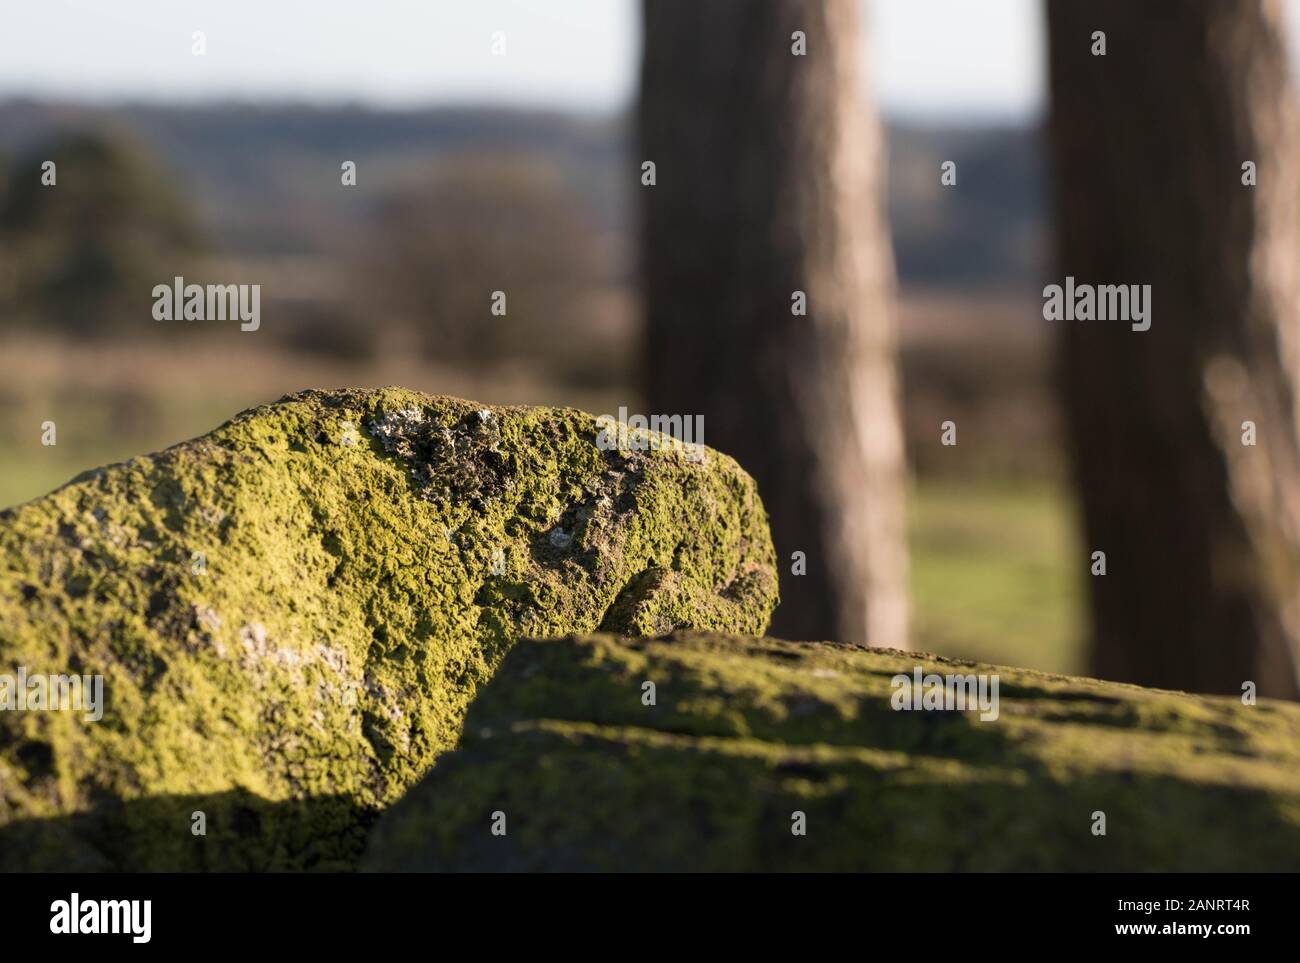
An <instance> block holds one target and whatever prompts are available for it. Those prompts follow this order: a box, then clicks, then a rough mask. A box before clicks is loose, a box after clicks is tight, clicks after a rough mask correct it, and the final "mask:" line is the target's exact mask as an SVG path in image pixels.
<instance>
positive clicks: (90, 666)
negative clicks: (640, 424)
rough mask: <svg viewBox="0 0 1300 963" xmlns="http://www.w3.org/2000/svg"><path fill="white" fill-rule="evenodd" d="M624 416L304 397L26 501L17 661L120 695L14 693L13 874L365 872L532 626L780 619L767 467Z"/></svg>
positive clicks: (1, 818) (655, 629) (2, 818)
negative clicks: (660, 445)
mask: <svg viewBox="0 0 1300 963" xmlns="http://www.w3.org/2000/svg"><path fill="white" fill-rule="evenodd" d="M597 433H598V428H597V425H596V421H595V419H594V418H592V417H591V416H590V415H586V414H583V413H581V412H579V411H575V410H572V409H544V408H498V407H483V406H480V405H476V404H472V403H470V402H466V401H460V400H456V399H451V398H435V397H429V396H425V395H420V394H415V393H412V392H407V391H402V390H397V389H384V390H356V391H338V392H304V393H301V394H297V395H292V396H289V397H287V398H285V399H283V400H281V401H280V402H277V403H276V404H273V405H268V406H264V407H261V408H257V409H254V410H252V411H248V412H245V413H244V414H242V415H239V416H238V417H236V418H235V419H233V420H232V421H230V422H228V423H227V424H225V425H223V426H222V427H220V428H218V429H217V430H215V431H214V432H212V433H211V434H209V435H206V436H204V437H202V438H198V439H195V440H193V441H190V442H186V443H184V444H181V445H177V446H175V447H173V448H170V449H168V450H166V451H164V452H161V453H159V454H156V455H150V456H146V457H141V458H135V459H132V460H131V461H128V462H126V463H123V464H119V465H113V466H111V467H108V468H103V469H100V470H97V471H94V472H89V473H87V474H85V475H82V476H80V477H79V478H77V479H74V480H73V481H72V482H71V483H70V484H68V485H67V486H65V487H63V488H61V489H59V490H57V491H55V492H53V493H51V494H49V495H47V496H45V497H43V498H39V499H36V500H35V501H32V502H29V503H27V504H25V505H22V506H19V507H17V508H15V509H11V510H8V511H5V512H0V676H2V675H5V674H8V675H11V676H12V675H13V674H14V673H15V672H16V671H17V669H18V668H19V667H24V668H25V669H26V671H27V672H28V673H45V674H60V673H80V674H87V675H93V674H101V675H102V676H103V677H104V689H105V709H104V715H103V719H102V720H101V721H99V722H86V721H84V719H83V718H82V716H81V714H80V713H75V712H49V711H0V868H6V869H14V868H62V869H76V868H83V869H96V868H99V869H164V868H194V869H198V868H224V869H294V868H304V867H320V868H340V867H346V866H349V865H353V864H354V862H355V860H356V858H357V856H358V855H359V853H360V851H361V849H362V847H363V846H364V837H365V832H366V829H367V824H368V822H369V821H372V818H373V815H374V814H375V813H376V812H378V810H379V809H380V808H382V807H383V806H385V805H386V804H388V803H390V802H392V801H393V800H395V799H397V798H398V797H399V796H401V795H402V793H403V792H404V791H405V790H406V789H407V788H408V787H409V786H411V785H412V784H413V783H414V782H415V781H416V780H417V779H418V778H419V777H420V775H422V774H423V773H424V771H425V770H426V769H427V768H428V766H429V765H430V763H431V762H432V761H433V759H434V758H435V757H436V756H437V755H438V754H439V753H441V752H443V751H444V750H446V749H448V748H450V747H451V746H452V745H453V744H454V743H455V741H456V739H457V737H458V735H459V733H460V728H461V723H462V720H463V716H464V711H465V707H466V706H467V704H468V703H469V701H470V699H471V698H472V697H473V695H474V693H475V691H476V689H478V688H479V687H480V686H481V685H482V684H483V683H484V682H485V681H486V680H487V679H488V678H489V677H490V676H491V675H492V672H493V670H494V669H495V667H496V666H497V664H498V663H499V661H500V660H501V658H502V657H503V656H504V655H505V652H506V650H507V649H508V648H509V645H510V644H511V643H512V642H513V641H514V640H515V639H516V638H518V637H520V636H523V635H534V636H546V635H556V634H563V633H568V632H592V631H596V630H598V629H605V630H610V631H617V632H624V633H628V634H635V635H642V634H655V633H661V632H665V631H670V630H671V629H673V628H674V627H681V626H693V627H697V628H715V629H721V630H728V631H740V632H761V631H763V629H764V628H765V627H766V624H767V620H768V617H769V615H770V614H771V611H772V609H773V607H774V605H775V603H776V587H775V586H776V580H775V573H774V557H773V550H772V545H771V540H770V538H769V535H768V530H767V521H766V518H765V516H764V513H763V509H762V506H761V504H760V503H759V500H758V497H757V495H756V492H755V489H754V485H753V482H752V481H751V479H750V478H749V477H748V476H747V475H746V474H745V473H744V472H743V471H741V470H740V468H739V467H738V466H737V465H736V463H735V462H734V461H732V460H731V459H730V458H727V457H726V456H724V455H719V454H716V453H713V452H708V453H707V458H706V459H705V460H704V461H703V462H699V461H693V460H691V457H690V453H688V452H683V451H680V450H677V451H674V450H671V449H664V450H646V451H636V450H633V451H625V452H619V451H603V450H601V449H600V448H599V447H598V446H597V444H596V439H597ZM641 437H643V438H644V437H645V436H641ZM0 698H3V695H2V694H0ZM200 810H201V811H203V813H204V814H205V820H206V831H207V835H206V836H196V835H194V834H192V833H191V828H192V826H195V825H196V818H197V817H195V816H194V815H193V814H194V813H195V812H196V811H200Z"/></svg>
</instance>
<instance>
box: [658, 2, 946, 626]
mask: <svg viewBox="0 0 1300 963" xmlns="http://www.w3.org/2000/svg"><path fill="white" fill-rule="evenodd" d="M859 8H860V4H859V3H858V2H857V0H711V2H709V3H649V2H648V3H646V4H645V5H644V55H643V56H644V59H643V64H642V75H641V104H640V134H641V146H640V158H639V161H646V160H648V161H653V162H654V163H655V165H656V180H657V183H656V185H655V186H653V187H643V188H641V190H642V195H641V196H642V213H643V231H644V265H643V275H644V285H645V299H646V305H647V312H648V317H647V328H646V330H647V336H646V337H647V340H646V347H647V353H646V376H647V381H646V388H647V396H648V403H649V406H650V411H651V412H665V413H681V414H702V415H704V432H705V441H706V442H707V443H708V444H709V445H711V446H714V447H717V448H719V449H721V450H722V451H725V452H727V453H728V454H730V455H733V456H734V457H735V458H736V459H737V460H738V461H739V462H740V463H741V464H742V465H743V466H744V467H745V468H746V469H747V470H748V471H749V472H751V473H752V474H753V475H754V477H755V478H756V479H757V481H758V486H759V491H760V494H761V495H762V497H763V500H764V503H765V504H766V506H767V510H768V514H769V515H770V516H771V522H772V533H773V537H774V539H775V542H776V548H777V553H778V556H779V559H780V566H781V580H782V581H781V599H782V601H781V605H780V608H779V609H778V610H777V613H776V618H775V619H774V621H773V629H772V630H773V632H775V633H776V634H778V635H786V636H788V637H794V638H806V639H815V638H836V637H838V638H845V639H853V640H860V641H868V642H870V643H872V644H875V645H888V646H902V645H904V644H905V643H906V640H907V614H908V613H907V592H906V580H907V549H906V542H905V524H904V513H903V492H902V486H903V445H902V435H901V430H900V427H899V419H898V403H897V394H898V389H897V377H896V369H895V334H894V319H893V309H892V304H891V297H892V287H893V259H892V255H891V252H890V249H889V240H888V234H887V231H886V226H885V221H884V217H883V213H882V198H881V185H880V180H881V169H882V166H881V165H882V137H881V132H880V127H879V124H878V122H877V120H876V117H875V115H874V114H873V112H872V111H871V110H870V109H869V107H868V105H867V104H866V103H865V101H864V98H863V97H862V83H861V80H862V78H861V76H860V72H859V65H858V59H859V58H858V52H859V50H860V49H861V44H862V39H861V36H862V35H861V30H860V23H859ZM800 43H802V44H803V45H804V50H805V51H806V52H805V53H804V54H802V55H800V53H799V49H800V48H799V44H800ZM936 176H937V174H936ZM799 291H801V292H804V294H805V295H806V298H807V314H806V316H799V315H796V314H794V313H792V307H793V301H792V298H793V297H794V293H795V292H799ZM936 431H937V428H936ZM796 551H799V552H803V553H805V555H806V558H807V575H806V576H803V577H799V576H795V575H792V574H791V569H792V562H791V556H792V553H794V552H796Z"/></svg>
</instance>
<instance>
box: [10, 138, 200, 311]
mask: <svg viewBox="0 0 1300 963" xmlns="http://www.w3.org/2000/svg"><path fill="white" fill-rule="evenodd" d="M46 161H51V162H53V163H54V165H55V166H54V176H55V178H56V180H55V183H54V185H53V186H46V185H45V184H43V182H42V176H43V168H42V165H43V164H44V163H45V162H46ZM198 250H200V238H199V231H198V228H197V226H196V223H195V220H194V217H193V214H192V212H191V211H190V209H189V206H188V204H187V202H186V200H185V198H184V196H183V195H182V194H181V193H180V192H179V191H177V190H176V189H175V188H174V187H173V186H172V184H171V182H170V181H169V179H168V178H167V177H166V176H165V175H164V174H163V173H162V172H161V171H160V170H159V169H158V168H157V167H156V166H155V164H154V163H153V162H152V161H151V159H150V158H149V156H148V155H147V154H146V153H145V152H144V151H142V150H141V149H140V148H139V147H137V146H136V145H135V144H133V143H132V142H131V141H129V140H128V139H127V138H124V137H122V136H120V135H117V134H107V133H100V132H81V133H66V134H60V135H57V136H55V137H53V138H52V139H50V140H49V141H48V142H46V143H43V144H41V145H40V146H39V147H37V148H36V149H34V150H32V151H29V152H28V154H27V155H26V156H25V157H23V158H22V159H21V160H19V161H18V162H16V163H14V164H13V165H12V167H11V169H10V170H9V172H8V177H7V186H6V187H5V188H4V190H3V192H0V258H2V259H3V260H4V261H5V262H6V263H8V264H9V265H10V268H11V271H10V272H9V273H8V275H7V276H8V280H9V283H7V284H6V283H4V282H0V298H3V307H4V313H5V316H6V317H12V318H16V319H18V320H19V321H21V322H26V323H29V324H42V325H46V326H48V327H50V328H52V329H54V330H58V331H64V332H71V333H74V334H77V335H81V336H86V335H90V336H93V335H97V334H103V333H107V332H109V331H113V330H121V329H122V328H124V327H129V326H132V325H135V326H147V325H149V324H152V323H153V322H152V321H151V315H150V310H151V308H152V305H153V301H152V297H151V295H150V293H149V292H150V291H151V290H152V289H153V286H154V285H155V284H160V283H170V281H171V279H172V278H173V277H174V276H175V275H176V274H183V272H184V269H185V267H186V266H187V265H188V264H189V261H188V258H189V256H191V255H192V254H194V253H195V252H197V251H198Z"/></svg>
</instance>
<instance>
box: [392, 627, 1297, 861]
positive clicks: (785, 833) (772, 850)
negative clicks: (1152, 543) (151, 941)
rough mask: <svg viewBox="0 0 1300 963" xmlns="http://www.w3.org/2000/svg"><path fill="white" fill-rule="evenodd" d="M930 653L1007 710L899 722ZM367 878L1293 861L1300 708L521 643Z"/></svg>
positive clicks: (818, 659)
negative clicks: (498, 815) (902, 691)
mask: <svg viewBox="0 0 1300 963" xmlns="http://www.w3.org/2000/svg"><path fill="white" fill-rule="evenodd" d="M917 665H921V666H922V667H923V670H924V671H925V672H927V673H928V672H935V673H940V674H944V673H961V674H968V673H996V674H997V675H998V678H999V709H1000V711H999V714H998V717H997V719H996V720H991V721H981V720H980V719H979V717H978V714H977V713H974V712H949V711H929V712H897V711H894V710H893V709H892V708H891V705H890V697H891V695H892V694H893V692H894V691H895V690H894V688H893V687H892V686H891V682H890V680H891V678H892V677H893V676H894V675H895V674H898V673H903V674H910V673H911V672H912V670H913V668H914V667H915V666H917ZM645 682H653V683H654V684H655V696H656V699H655V702H656V704H655V705H653V706H647V705H644V704H643V699H642V694H643V692H644V691H645V690H644V688H643V687H644V683H645ZM497 811H500V812H502V813H504V814H505V816H506V820H507V822H506V827H507V832H506V835H504V836H498V835H493V834H492V832H491V829H492V825H493V824H492V814H493V813H494V812H497ZM796 811H799V812H802V813H804V814H805V818H806V827H807V835H805V836H796V835H794V834H793V833H792V832H791V827H792V813H794V812H796ZM1097 811H1102V812H1104V813H1105V815H1106V834H1105V835H1104V836H1099V835H1094V834H1093V832H1092V828H1093V824H1094V823H1093V813H1094V812H1097ZM367 865H368V867H369V868H371V869H380V870H390V869H402V870H410V869H427V870H434V869H453V870H459V869H502V870H524V869H542V870H620V869H644V870H694V869H698V870H719V871H742V870H779V871H785V870H905V869H916V870H1071V871H1088V870H1135V871H1136V870H1170V871H1181V870H1254V869H1292V870H1293V869H1295V868H1296V867H1297V866H1300V706H1295V705H1291V704H1288V703H1277V702H1272V701H1268V700H1264V701H1261V702H1260V704H1259V705H1257V706H1244V705H1242V704H1241V703H1240V701H1239V700H1234V699H1226V698H1215V697H1201V696H1191V695H1185V694H1182V693H1174V692H1165V691H1160V690H1153V689H1142V688H1138V687H1134V686H1126V685H1118V684H1110V683H1102V682H1097V681H1094V680H1089V679H1078V678H1069V677H1065V676H1056V675H1049V674H1045V673H1039V672H1034V671H1030V670H1022V669H1007V668H999V667H995V666H984V665H976V664H974V663H967V662H955V661H949V660H944V659H939V658H936V657H934V656H922V655H914V654H907V653H899V652H888V651H873V650H868V649H862V648H857V647H852V646H843V645H833V644H819V643H791V642H779V641H775V640H770V639H761V638H752V637H745V636H725V635H714V634H699V633H678V634H675V635H673V636H671V637H669V638H666V639H662V640H649V641H647V640H629V639H620V638H617V637H614V636H611V635H593V636H574V637H569V638H565V639H552V640H549V641H528V642H523V643H520V644H519V645H517V646H516V647H515V648H514V649H513V651H512V652H511V653H510V655H509V656H508V657H507V659H506V660H505V662H504V663H503V665H502V666H501V669H500V671H499V672H498V673H497V675H496V676H495V677H494V679H493V680H492V682H491V683H489V685H488V686H487V687H486V688H485V689H484V690H483V691H482V692H481V693H480V695H479V697H478V699H477V700H476V702H475V704H474V705H473V707H472V708H471V710H470V712H469V715H468V717H467V719H466V724H465V733H464V736H463V739H462V744H461V747H460V749H459V750H458V751H456V752H455V753H452V754H451V755H449V756H446V757H444V758H443V759H442V760H440V762H439V763H438V765H437V767H436V768H435V769H434V771H433V772H432V773H431V774H430V775H429V776H428V777H426V778H425V780H424V781H422V782H421V783H420V784H419V785H418V786H417V787H416V788H415V789H414V790H412V791H411V793H409V794H408V796H407V798H406V799H404V800H402V801H401V802H400V803H398V804H397V805H396V806H394V807H392V808H391V809H390V810H389V811H388V813H387V814H386V815H385V816H384V817H383V818H382V819H381V821H380V823H379V825H378V826H377V827H376V829H375V832H374V834H373V835H372V840H371V850H370V856H369V859H368V863H367Z"/></svg>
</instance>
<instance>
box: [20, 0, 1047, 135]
mask: <svg viewBox="0 0 1300 963" xmlns="http://www.w3.org/2000/svg"><path fill="white" fill-rule="evenodd" d="M638 2H639V0H35V2H20V0H0V3H3V4H4V6H5V8H6V9H5V10H4V15H3V29H2V30H0V97H3V96H10V95H15V94H35V95H42V96H60V97H69V98H77V99H81V98H95V99H122V98H133V99H137V98H149V99H193V98H214V97H239V98H254V99H263V98H272V99H281V100H283V99H293V100H299V99H305V100H313V101H321V102H333V101H339V100H359V101H364V102H368V103H375V104H382V105H390V106H408V105H419V104H428V103H447V102H485V101H488V102H505V103H512V104H521V105H530V106H554V107H560V108H579V109H597V110H608V109H615V108H618V107H622V106H624V105H626V104H627V103H629V101H630V99H631V97H632V95H633V90H634V84H635V80H636V71H637V61H638V56H639V53H638V51H639V45H640V36H639V26H638V8H637V4H638ZM697 2H703V3H707V2H708V0H697ZM867 7H868V15H869V20H870V22H871V24H872V29H871V30H870V31H869V36H868V38H866V39H864V44H866V53H867V56H868V58H869V61H870V70H871V75H872V77H873V81H874V84H875V88H876V91H877V93H878V95H879V97H880V100H881V102H882V103H883V105H884V107H885V109H886V110H888V111H889V112H891V113H894V114H900V115H911V116H917V115H934V116H947V117H954V116H955V117H961V116H967V115H971V114H981V115H990V114H991V115H1004V116H1020V117H1023V116H1027V115H1032V114H1033V113H1034V112H1036V111H1037V110H1039V109H1040V108H1041V106H1042V103H1043V83H1044V79H1043V69H1044V59H1043V49H1042V15H1041V10H1040V6H1039V0H867ZM194 30H203V31H205V32H206V34H207V44H208V54H207V56H206V57H202V58H200V57H194V56H192V55H191V53H190V46H191V42H190V37H191V33H192V31H194ZM495 31H502V32H503V33H504V34H505V40H506V55H505V56H504V57H497V56H493V55H492V51H491V44H492V35H493V33H494V32H495Z"/></svg>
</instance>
